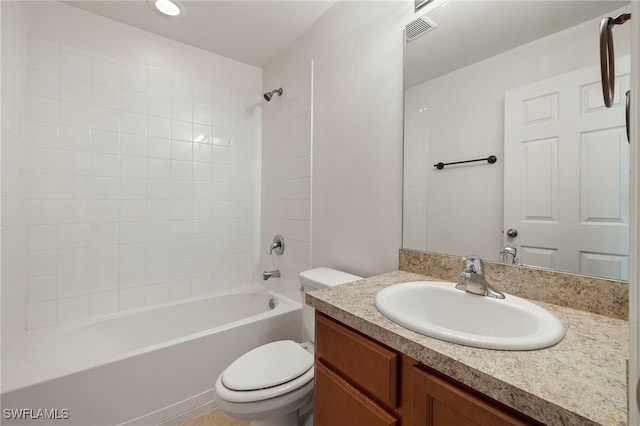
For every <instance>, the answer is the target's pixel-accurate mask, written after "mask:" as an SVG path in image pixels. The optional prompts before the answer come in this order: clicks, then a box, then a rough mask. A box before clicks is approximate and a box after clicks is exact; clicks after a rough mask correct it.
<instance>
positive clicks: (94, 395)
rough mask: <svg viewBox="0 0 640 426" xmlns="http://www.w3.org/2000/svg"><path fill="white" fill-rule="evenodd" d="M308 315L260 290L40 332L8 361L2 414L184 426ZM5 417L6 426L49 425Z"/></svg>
mask: <svg viewBox="0 0 640 426" xmlns="http://www.w3.org/2000/svg"><path fill="white" fill-rule="evenodd" d="M303 303H304V302H303ZM301 316H302V314H301V305H300V303H298V302H295V301H292V300H290V299H287V298H285V297H283V296H281V295H278V294H276V293H274V292H271V291H267V290H265V289H264V288H256V289H255V290H253V291H247V290H245V291H242V292H236V293H228V294H223V295H219V296H214V297H206V298H198V299H192V300H190V301H186V302H182V303H179V304H171V305H169V304H168V305H162V306H160V307H153V308H145V309H140V310H137V311H134V312H131V313H127V314H118V315H111V316H108V317H103V318H102V319H100V320H91V321H86V322H84V323H77V324H74V325H70V326H66V327H54V328H52V329H47V330H32V331H29V332H27V333H26V334H25V335H24V336H23V339H22V340H21V341H20V342H17V343H16V344H15V345H13V348H12V350H11V352H10V353H9V355H8V356H6V357H5V358H4V359H3V360H2V383H3V388H2V392H3V393H2V407H3V410H5V409H14V410H20V409H34V411H33V412H28V413H24V412H23V414H26V415H27V417H29V416H32V417H34V416H37V415H41V416H42V415H49V416H53V417H55V416H57V417H58V419H59V420H56V421H55V422H54V424H63V425H78V426H86V425H120V424H123V425H151V424H166V425H174V424H178V423H180V422H181V421H183V420H185V419H189V418H193V417H195V416H196V415H198V414H199V413H201V412H205V411H207V410H209V409H211V408H213V407H214V406H215V401H214V389H213V387H214V384H215V379H216V377H218V376H219V375H220V374H221V373H222V371H223V370H224V369H225V368H226V367H227V366H228V365H230V364H231V363H232V362H233V361H234V360H235V359H236V358H238V357H239V356H240V355H241V354H243V353H245V352H247V351H249V350H251V349H253V348H255V347H256V346H260V345H263V344H266V343H268V342H273V341H277V340H283V339H293V340H298V339H299V337H300V336H301V335H302V321H301ZM36 409H48V410H56V411H49V412H48V413H43V412H40V413H37V412H36V411H35V410H36ZM5 414H6V413H4V412H3V417H4V418H3V424H4V425H12V424H17V425H26V424H47V422H43V420H42V419H30V418H27V419H22V420H17V419H15V418H14V419H7V418H6V417H10V416H7V415H5ZM13 417H19V413H18V412H16V413H14V415H13Z"/></svg>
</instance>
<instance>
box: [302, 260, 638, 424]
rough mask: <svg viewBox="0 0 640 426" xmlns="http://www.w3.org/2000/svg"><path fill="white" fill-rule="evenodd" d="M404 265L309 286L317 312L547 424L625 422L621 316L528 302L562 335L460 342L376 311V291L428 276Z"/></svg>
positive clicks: (624, 335)
mask: <svg viewBox="0 0 640 426" xmlns="http://www.w3.org/2000/svg"><path fill="white" fill-rule="evenodd" d="M429 279H431V278H428V277H425V276H423V275H418V274H413V273H409V272H404V271H396V272H392V273H389V274H384V275H378V276H375V277H372V278H367V279H364V280H360V281H355V282H353V283H349V284H344V285H341V286H338V287H333V288H327V289H323V290H317V291H313V292H310V293H308V294H307V296H306V301H307V303H308V304H309V305H311V306H313V307H314V308H316V309H317V310H318V311H320V312H322V313H324V314H326V315H328V316H330V317H332V318H335V319H336V320H338V321H340V322H342V323H344V324H346V325H348V326H350V327H352V328H354V329H356V330H358V331H360V332H361V333H364V334H365V335H367V336H370V337H372V338H374V339H376V340H378V341H380V342H382V343H384V344H385V345H387V346H390V347H392V348H394V349H396V350H398V351H400V352H402V353H404V354H406V355H408V356H410V357H412V358H415V359H417V360H418V361H420V362H422V363H424V364H425V365H427V366H429V367H431V368H433V369H434V370H437V371H439V372H441V373H443V374H445V375H447V376H449V377H451V378H453V379H454V380H457V381H459V382H461V383H464V384H466V385H468V386H470V387H472V388H474V389H476V390H478V391H480V392H482V393H483V394H485V395H487V396H489V397H491V398H493V399H495V400H497V401H500V402H502V403H504V404H506V405H508V406H510V407H512V408H514V409H516V410H518V411H520V412H522V413H523V414H526V415H527V416H530V417H532V418H534V419H537V420H539V421H541V422H543V423H545V424H549V425H580V426H584V425H626V424H627V373H626V359H627V353H628V340H629V336H628V325H627V322H626V321H622V320H618V319H613V318H610V317H605V316H601V315H596V314H591V313H587V312H584V311H578V310H573V309H570V308H566V307H561V306H556V305H552V304H548V303H542V302H534V303H536V304H538V305H540V306H543V307H544V308H546V309H547V310H549V311H550V312H551V313H553V314H554V315H556V316H557V317H558V318H559V319H560V320H561V321H562V323H563V324H564V326H565V330H566V334H565V337H564V339H563V340H562V341H561V342H560V343H558V344H557V345H555V346H552V347H551V348H547V349H543V350H537V351H495V350H487V349H477V348H471V347H467V346H460V345H456V344H453V343H448V342H444V341H440V340H437V339H433V338H430V337H426V336H423V335H421V334H418V333H415V332H412V331H410V330H408V329H406V328H404V327H401V326H399V325H397V324H395V323H393V322H391V321H390V320H388V319H387V318H386V317H384V316H383V315H382V314H380V313H379V312H378V310H377V309H376V307H375V304H374V298H375V295H376V293H377V292H378V291H379V290H381V289H382V288H384V287H387V286H389V285H391V284H396V283H401V282H406V281H417V280H429Z"/></svg>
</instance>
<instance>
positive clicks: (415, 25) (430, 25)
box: [404, 15, 438, 41]
mask: <svg viewBox="0 0 640 426" xmlns="http://www.w3.org/2000/svg"><path fill="white" fill-rule="evenodd" d="M437 26H438V24H436V23H435V22H433V21H432V20H431V19H429V18H427V15H423V16H421V17H419V18H418V19H416V20H414V21H411V22H409V23H408V24H407V25H406V26H405V27H404V33H405V37H406V39H407V41H413V40H415V39H417V38H418V37H420V36H422V35H424V34H426V33H428V32H429V31H431V30H432V29H434V28H436V27H437Z"/></svg>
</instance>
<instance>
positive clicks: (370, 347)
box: [316, 313, 400, 408]
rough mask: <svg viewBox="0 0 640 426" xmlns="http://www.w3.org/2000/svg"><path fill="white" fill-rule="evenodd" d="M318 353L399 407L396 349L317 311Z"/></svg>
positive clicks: (376, 394) (341, 372)
mask: <svg viewBox="0 0 640 426" xmlns="http://www.w3.org/2000/svg"><path fill="white" fill-rule="evenodd" d="M316 357H317V358H318V359H321V360H322V361H324V362H325V363H326V364H328V365H330V366H331V367H332V368H333V369H335V370H336V371H338V372H340V374H342V375H343V376H344V377H345V378H347V379H348V380H350V381H351V382H352V383H353V384H355V385H356V386H358V387H360V388H361V389H363V390H365V391H366V392H368V393H370V394H371V395H372V396H374V397H375V398H377V399H378V400H379V401H380V402H383V403H386V404H389V405H390V406H391V407H393V408H395V407H397V403H398V369H399V362H400V360H399V356H398V354H397V353H396V352H393V351H391V350H389V349H387V348H385V347H383V346H382V345H380V344H378V343H375V342H374V341H372V340H370V339H368V338H366V337H364V336H361V335H360V334H358V333H357V332H355V331H353V330H350V329H349V328H347V327H346V326H344V325H342V324H340V323H338V322H336V321H333V320H331V319H329V318H327V317H325V316H324V315H322V314H320V313H316Z"/></svg>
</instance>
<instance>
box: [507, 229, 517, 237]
mask: <svg viewBox="0 0 640 426" xmlns="http://www.w3.org/2000/svg"><path fill="white" fill-rule="evenodd" d="M517 236H518V230H517V229H513V228H509V229H507V237H509V238H515V237H517Z"/></svg>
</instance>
